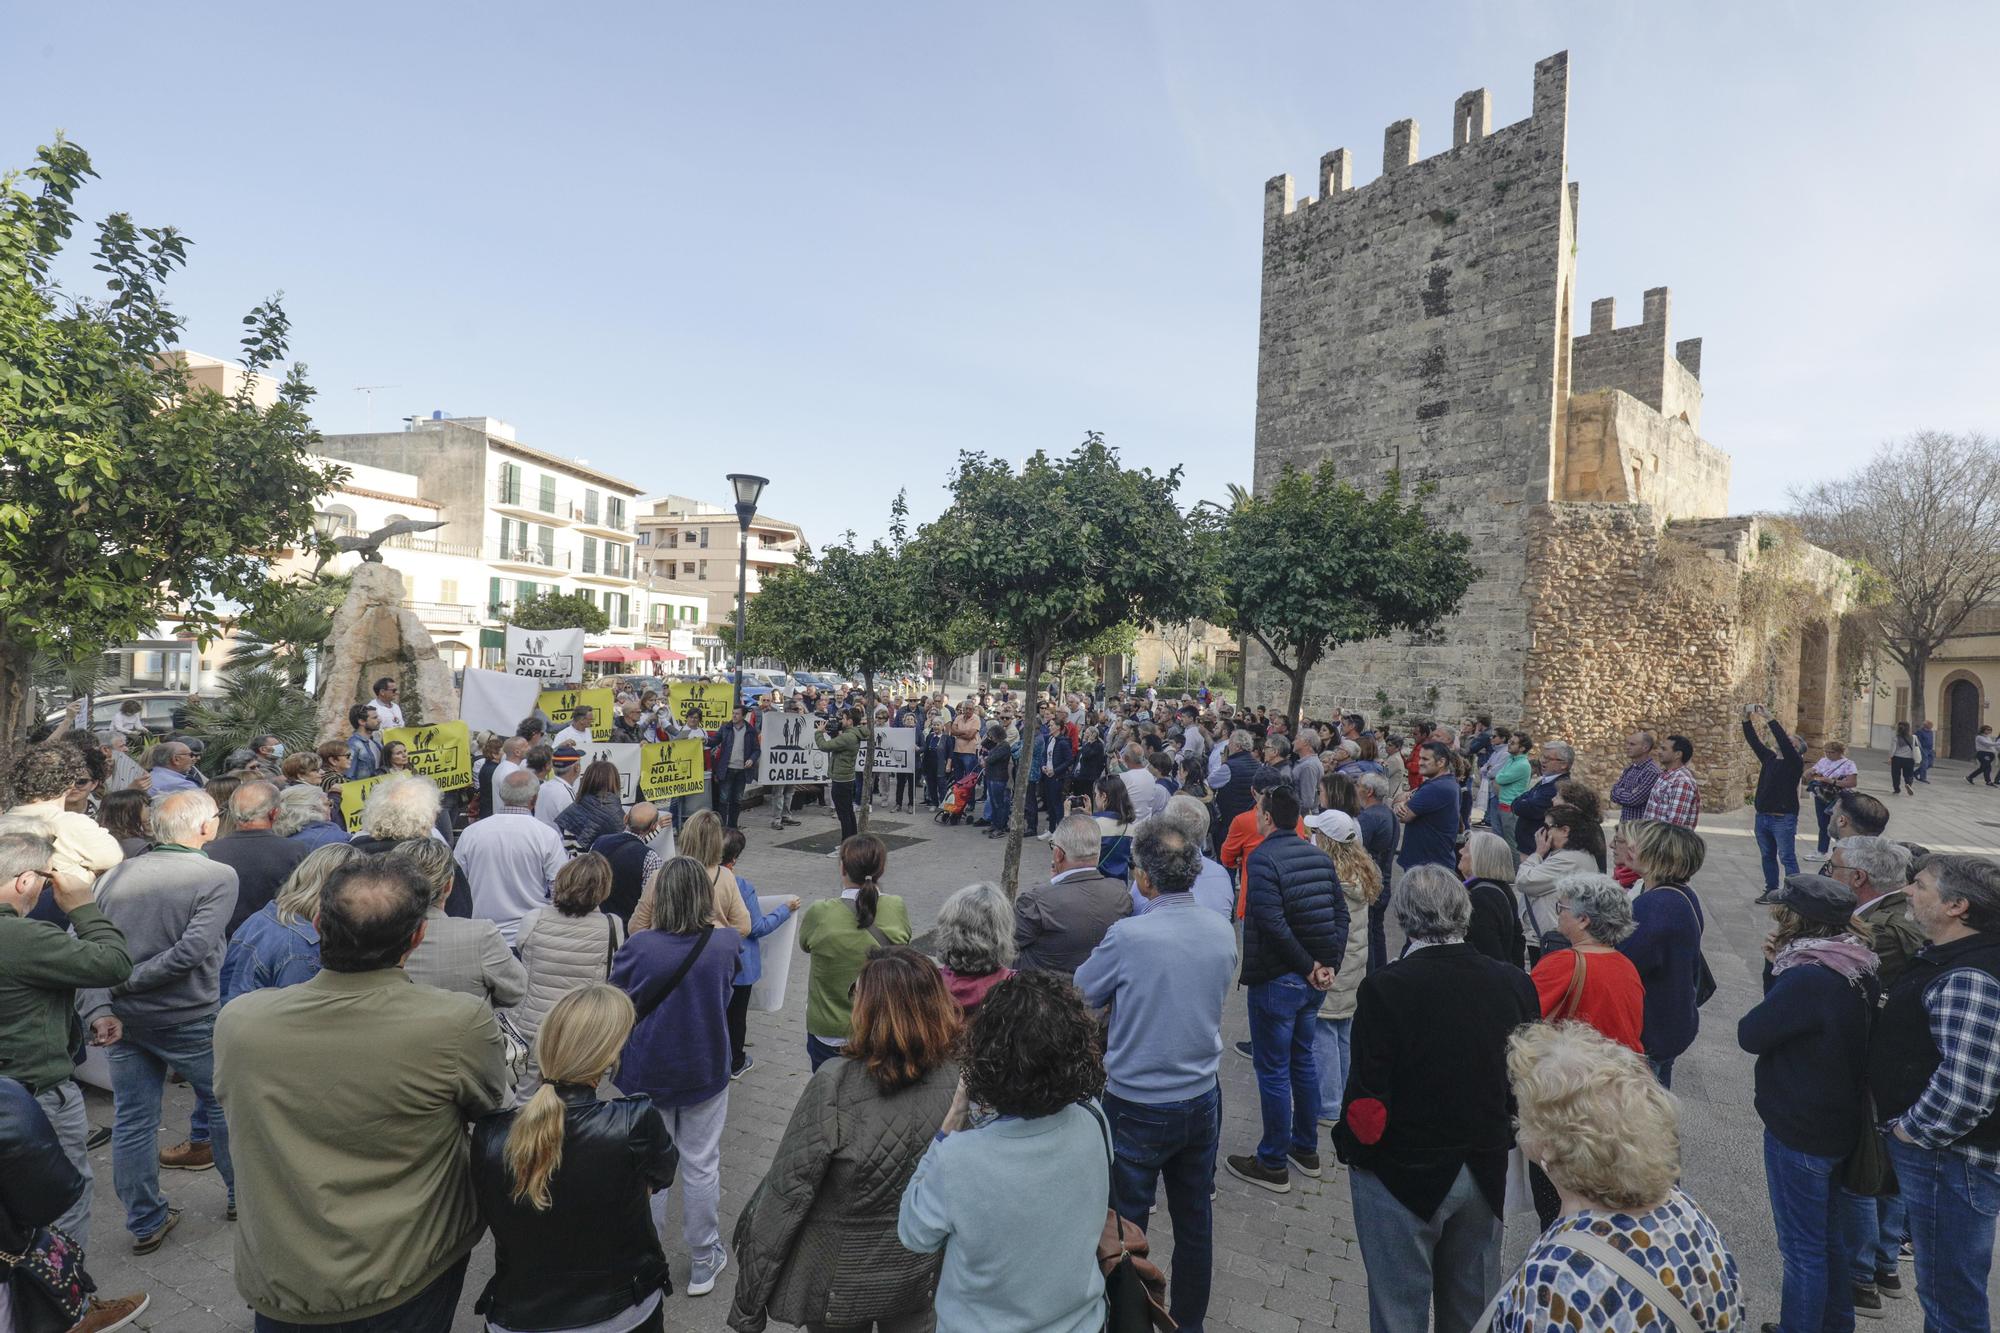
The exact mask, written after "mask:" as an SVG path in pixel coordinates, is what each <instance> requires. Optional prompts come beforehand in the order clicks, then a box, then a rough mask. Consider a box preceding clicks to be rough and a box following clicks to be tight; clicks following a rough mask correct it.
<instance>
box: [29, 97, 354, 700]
mask: <svg viewBox="0 0 2000 1333" xmlns="http://www.w3.org/2000/svg"><path fill="white" fill-rule="evenodd" d="M96 174H97V173H96V172H95V171H94V170H93V169H92V167H91V163H90V158H89V156H88V154H86V153H85V152H84V150H83V149H82V148H80V147H79V146H77V145H76V144H73V143H70V142H69V141H67V140H66V139H64V138H62V137H61V136H60V135H58V136H57V138H56V140H55V142H54V143H53V144H50V145H46V146H44V147H43V148H42V149H40V151H39V152H38V153H37V155H36V163H35V165H34V166H32V167H29V168H27V169H26V170H24V171H20V172H12V173H9V174H8V175H7V176H5V177H4V178H0V363H4V373H0V740H4V739H5V738H7V737H10V736H17V735H19V734H20V733H21V732H23V731H24V730H25V729H26V727H27V724H28V714H29V711H30V707H31V695H32V692H31V689H30V678H31V663H32V661H33V658H34V655H35V654H36V653H37V652H38V651H39V652H44V653H47V654H50V655H53V656H55V657H57V658H59V659H61V660H64V661H75V660H78V659H79V658H82V657H85V656H87V655H89V654H92V653H96V652H99V651H101V650H102V649H103V648H104V647H105V646H106V645H107V644H110V643H114V642H117V641H120V640H124V639H132V638H137V637H141V636H142V635H146V634H150V633H151V632H152V627H153V625H154V624H156V623H157V622H158V621H160V620H162V619H169V618H171V619H176V620H178V622H179V623H180V624H182V625H183V626H184V627H185V629H186V631H187V632H189V633H192V634H194V635H196V636H198V637H208V636H211V635H213V634H214V633H215V632H217V631H218V630H219V629H220V628H221V627H222V626H223V625H224V623H226V621H227V620H228V619H229V618H231V617H232V616H234V615H236V614H239V613H240V612H241V611H242V610H243V608H245V607H248V608H252V609H254V608H255V607H257V606H258V605H259V604H260V603H261V602H262V601H263V600H264V599H265V598H266V597H267V596H268V595H269V591H270V583H269V580H268V577H267V571H268V568H269V557H270V554H271V553H272V552H274V551H277V550H280V549H282V548H285V547H289V546H296V545H302V544H309V543H310V542H311V540H312V531H313V529H312V518H313V503H314V500H315V497H317V496H318V495H319V494H320V493H321V492H323V491H325V490H326V489H327V488H328V487H330V486H332V485H334V484H335V483H336V482H337V481H338V480H339V479H340V478H341V477H342V476H343V475H344V470H343V469H340V468H338V467H334V466H331V465H327V464H324V463H321V462H318V461H317V460H315V459H314V458H313V456H312V452H311V451H312V449H313V447H314V445H315V444H317V443H318V440H319V436H318V433H317V432H316V431H315V430H314V429H313V426H312V422H311V420H310V419H309V417H308V416H307V412H306V406H307V404H308V403H309V402H310V401H311V398H312V390H311V388H310V387H308V385H307V384H306V381H305V368H304V367H303V366H298V365H295V366H293V367H292V368H291V370H290V372H289V373H288V374H287V375H286V376H285V378H284V380H283V383H282V386H281V387H280V388H279V389H278V391H277V395H276V401H274V402H273V403H272V404H271V405H270V406H268V407H262V406H259V405H258V403H257V402H256V401H255V396H254V395H255V387H256V385H257V383H258V381H257V379H256V377H258V376H263V375H265V374H266V373H267V372H275V368H276V367H277V366H278V365H279V364H280V363H282V362H283V360H284V358H285V354H286V350H287V338H288V336H289V330H290V325H289V321H288V320H287V318H286V316H285V313H284V310H283V308H282V307H281V305H280V304H279V298H278V297H275V296H274V297H272V298H271V299H269V300H267V301H264V302H262V303H261V304H259V305H258V306H257V307H256V308H254V309H253V310H251V311H250V313H249V314H247V315H245V316H244V317H243V324H244V327H245V333H244V336H243V339H242V352H241V355H240V358H239V359H240V368H241V371H242V381H241V385H242V387H241V389H240V390H239V391H237V392H235V393H232V394H230V395H228V396H224V395H222V394H219V393H216V392H215V391H213V390H212V389H208V388H198V387H195V386H193V385H191V384H190V382H189V379H188V376H187V372H186V369H185V367H184V365H183V362H182V360H181V358H180V357H179V356H177V355H175V354H174V343H175V340H176V338H177V337H178V335H179V333H180V330H181V326H182V321H181V319H180V317H179V316H177V315H175V314H174V313H173V312H172V310H171V309H170V308H169V307H168V305H167V303H166V298H165V294H164V287H165V284H166V281H167V279H168V277H169V276H170V275H171V274H172V273H173V272H174V271H175V270H177V269H179V268H180V267H182V265H183V264H184V263H185V262H186V258H187V247H188V244H189V242H188V239H187V238H186V237H185V236H182V235H181V234H180V233H179V232H177V231H176V230H174V229H173V228H172V227H159V228H155V227H139V226H137V225H135V224H134V222H133V221H132V219H131V218H130V217H129V216H127V215H126V214H123V213H114V214H112V215H111V216H110V217H108V218H106V219H105V220H104V221H103V222H102V223H100V224H99V226H98V228H97V239H96V244H95V246H94V247H93V249H92V253H93V255H94V256H95V258H96V263H95V264H94V266H93V267H94V268H95V270H96V271H97V272H98V273H101V274H103V275H104V288H105V293H106V294H105V295H104V296H102V297H84V296H72V295H70V294H68V293H67V292H65V291H64V290H63V289H62V288H61V287H60V286H59V285H58V284H57V283H56V282H55V280H54V279H53V278H52V277H51V268H52V265H53V264H54V262H55V260H56V258H57V256H58V255H59V254H60V253H61V251H62V249H63V246H64V243H65V242H67V241H68V240H69V238H70V236H71V233H72V231H73V230H74V228H75V226H76V223H77V214H76V212H75V209H74V203H75V200H76V196H77V193H78V191H79V189H81V187H82V186H83V185H84V183H85V182H86V181H87V180H89V179H91V178H92V177H94V176H96Z"/></svg>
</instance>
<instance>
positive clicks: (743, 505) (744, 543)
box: [725, 472, 771, 708]
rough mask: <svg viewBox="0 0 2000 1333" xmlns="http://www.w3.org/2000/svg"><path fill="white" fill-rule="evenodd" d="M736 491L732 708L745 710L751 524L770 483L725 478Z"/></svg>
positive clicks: (740, 477) (734, 475)
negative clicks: (745, 622) (745, 620)
mask: <svg viewBox="0 0 2000 1333" xmlns="http://www.w3.org/2000/svg"><path fill="white" fill-rule="evenodd" d="M725 480H727V481H728V482H729V484H730V485H731V486H733V487H735V489H736V524H737V528H738V532H737V538H736V670H735V671H734V672H732V673H731V674H732V675H733V676H734V677H735V681H736V687H735V688H734V689H733V690H731V691H730V699H729V702H730V705H731V707H734V708H741V707H742V706H743V606H744V603H746V602H747V601H748V600H749V598H750V520H751V519H753V518H755V517H757V497H758V496H760V495H762V494H763V493H764V488H765V487H766V486H768V485H770V484H771V483H770V481H769V480H768V479H767V478H764V477H753V476H751V475H750V474H749V473H747V472H732V473H730V474H729V476H728V477H727V478H725Z"/></svg>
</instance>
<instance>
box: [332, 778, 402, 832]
mask: <svg viewBox="0 0 2000 1333" xmlns="http://www.w3.org/2000/svg"><path fill="white" fill-rule="evenodd" d="M388 776H390V775H389V774H387V773H382V774H378V775H377V776H375V777H372V778H356V779H355V780H354V781H352V782H343V783H341V784H340V824H341V827H342V828H344V829H346V830H347V831H348V832H349V833H359V832H361V807H362V806H364V805H366V804H367V803H368V793H369V792H371V791H373V790H374V789H375V784H376V783H378V782H380V781H381V780H382V779H383V778H386V777H388Z"/></svg>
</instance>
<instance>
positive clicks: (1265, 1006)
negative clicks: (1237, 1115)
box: [1250, 975, 1326, 1167]
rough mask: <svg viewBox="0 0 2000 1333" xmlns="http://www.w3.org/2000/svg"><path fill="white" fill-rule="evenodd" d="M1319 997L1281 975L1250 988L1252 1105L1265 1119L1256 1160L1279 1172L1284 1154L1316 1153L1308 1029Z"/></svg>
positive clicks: (1315, 1083) (1314, 1077) (1315, 1095)
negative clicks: (1254, 1079)
mask: <svg viewBox="0 0 2000 1333" xmlns="http://www.w3.org/2000/svg"><path fill="white" fill-rule="evenodd" d="M1325 998H1326V995H1325V993H1324V992H1321V991H1316V990H1314V989H1313V988H1312V987H1311V986H1308V985H1307V984H1306V979H1305V978H1304V977H1301V976H1297V975H1286V976H1282V977H1279V978H1277V979H1276V980H1274V981H1261V982H1258V983H1257V984H1256V985H1254V986H1252V987H1251V988H1250V1060H1251V1063H1252V1064H1254V1065H1256V1067H1257V1100H1258V1103H1259V1105H1260V1106H1261V1108H1262V1110H1263V1113H1264V1137H1263V1138H1261V1139H1259V1140H1258V1141H1257V1160H1258V1161H1259V1162H1261V1163H1262V1164H1263V1165H1265V1166H1268V1167H1283V1166H1284V1165H1285V1153H1286V1151H1287V1150H1288V1149H1289V1150H1290V1151H1292V1152H1298V1153H1309V1152H1317V1151H1318V1145H1319V1070H1318V1068H1317V1067H1316V1062H1315V1061H1314V1060H1313V1029H1314V1028H1315V1027H1317V1026H1318V1025H1319V1020H1318V1019H1317V1018H1316V1017H1314V1015H1315V1014H1317V1013H1318V1012H1319V1006H1320V1002H1321V1001H1322V1000H1324V999H1325Z"/></svg>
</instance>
